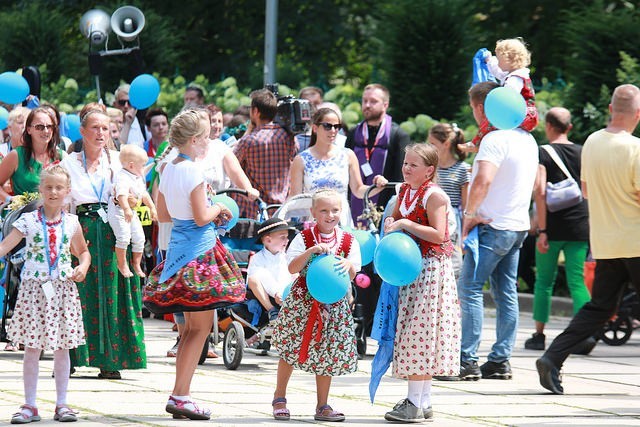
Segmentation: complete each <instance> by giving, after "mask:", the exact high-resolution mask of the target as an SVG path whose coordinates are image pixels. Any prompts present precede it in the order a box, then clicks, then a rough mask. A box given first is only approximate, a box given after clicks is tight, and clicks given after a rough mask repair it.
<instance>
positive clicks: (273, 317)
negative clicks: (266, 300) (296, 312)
mask: <svg viewBox="0 0 640 427" xmlns="http://www.w3.org/2000/svg"><path fill="white" fill-rule="evenodd" d="M279 312H280V309H278V308H276V307H273V308H272V309H271V310H269V323H271V322H273V321H274V320H276V319H277V318H278V313H279Z"/></svg>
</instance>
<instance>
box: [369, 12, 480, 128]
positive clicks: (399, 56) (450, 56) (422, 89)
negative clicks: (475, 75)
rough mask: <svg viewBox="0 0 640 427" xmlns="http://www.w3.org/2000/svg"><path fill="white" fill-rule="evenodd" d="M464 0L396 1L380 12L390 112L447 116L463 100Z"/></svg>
mask: <svg viewBox="0 0 640 427" xmlns="http://www.w3.org/2000/svg"><path fill="white" fill-rule="evenodd" d="M467 11H468V8H467V7H466V2H465V1H464V0H449V1H446V0H423V1H420V2H415V1H413V0H399V1H395V2H393V4H389V5H387V7H386V8H384V9H383V11H382V15H381V17H380V18H381V19H380V21H381V23H384V25H381V37H382V38H383V40H384V42H385V43H384V51H383V57H382V58H383V61H382V62H380V64H379V67H380V69H381V70H384V72H385V75H386V81H387V82H388V84H387V85H388V87H389V90H390V91H391V94H392V96H395V97H393V99H392V108H393V111H392V115H394V116H395V117H396V118H397V119H399V120H403V119H406V118H407V117H409V116H412V115H415V114H416V113H419V112H426V113H427V114H431V115H436V114H437V115H438V116H440V117H443V116H444V117H447V116H448V117H451V116H453V115H454V114H455V112H456V111H458V109H459V107H460V104H461V103H463V102H464V101H465V99H466V90H467V88H468V84H469V81H468V79H469V77H470V72H469V65H470V59H471V58H472V56H473V51H472V50H471V49H472V45H471V43H470V41H471V38H472V37H473V30H472V29H471V28H470V27H469V25H468V23H469V20H470V16H469V15H468V12H467Z"/></svg>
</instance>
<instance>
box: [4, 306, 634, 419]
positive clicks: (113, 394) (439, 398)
mask: <svg viewBox="0 0 640 427" xmlns="http://www.w3.org/2000/svg"><path fill="white" fill-rule="evenodd" d="M567 322H568V319H567V318H565V317H554V318H552V319H551V321H550V323H549V324H548V327H547V343H549V342H550V340H551V339H553V337H555V336H556V335H557V334H559V333H560V331H561V330H562V329H563V328H564V326H566V324H567ZM170 329H171V324H170V323H168V322H164V321H161V320H156V319H146V320H145V333H146V343H147V354H148V368H147V369H145V370H139V371H123V372H122V376H123V378H122V380H99V379H97V373H98V372H97V370H96V369H93V368H78V371H77V372H76V373H75V374H74V375H73V376H72V379H71V381H70V384H69V394H68V396H69V403H70V405H71V406H72V407H74V408H76V409H78V410H79V411H80V413H79V423H78V424H83V425H115V426H122V427H124V426H134V425H144V426H181V425H185V423H192V422H191V421H183V420H173V419H172V418H171V417H170V416H169V415H168V414H167V413H165V412H164V404H165V403H166V399H167V397H168V395H169V391H170V390H171V387H172V384H173V382H172V381H173V373H174V361H175V359H169V358H167V357H165V354H166V351H167V350H168V349H169V348H170V347H171V346H172V345H173V343H174V342H175V336H176V333H175V332H171V330H170ZM532 332H533V321H532V320H531V314H530V313H521V316H520V329H519V333H518V340H517V344H516V349H515V351H514V354H513V357H512V359H511V366H512V369H513V380H510V381H501V380H480V381H477V382H439V381H434V384H433V390H432V391H433V408H434V412H435V419H434V422H433V424H434V425H439V426H506V425H509V426H533V425H535V426H566V425H575V426H577V425H579V426H640V358H639V357H638V356H640V331H636V332H635V333H634V334H632V336H631V339H630V340H629V342H627V343H626V344H624V345H622V346H618V347H612V346H608V345H606V344H604V343H599V344H598V346H597V347H596V348H595V349H594V350H593V352H592V353H591V355H589V356H572V357H570V358H569V360H568V361H567V363H566V364H565V367H564V371H563V385H564V388H565V393H566V394H565V395H563V396H556V395H553V394H550V393H548V392H547V391H546V390H544V389H543V388H542V387H541V386H540V385H539V383H538V375H537V373H536V370H535V359H536V358H537V357H539V356H540V354H541V352H539V351H530V350H524V347H523V346H524V340H525V339H527V338H528V337H529V336H530V334H531V333H532ZM494 336H495V312H494V311H493V310H492V309H487V311H486V321H485V324H484V330H483V341H482V345H481V348H480V354H481V356H486V354H487V353H488V350H489V347H490V344H491V342H492V339H493V337H494ZM375 349H376V342H375V341H373V340H369V342H368V351H367V356H366V357H365V358H364V359H363V360H361V361H360V362H359V368H358V372H356V373H354V374H352V375H348V376H345V377H337V378H335V379H334V380H333V384H332V387H331V396H330V401H329V403H330V404H331V405H332V406H333V407H334V408H335V409H337V410H340V411H342V412H344V413H345V415H346V417H347V419H346V421H345V422H344V423H343V424H348V425H353V426H371V425H382V424H387V422H386V421H385V420H384V413H385V412H386V411H388V410H389V409H390V408H391V407H392V406H393V405H394V404H395V403H396V402H397V401H398V400H400V399H402V398H404V397H405V396H406V383H405V382H404V381H401V380H397V379H393V378H391V377H390V376H388V375H387V376H385V377H384V378H383V380H382V382H381V385H380V388H379V390H378V395H377V397H376V401H375V403H374V404H371V403H370V402H369V397H368V382H369V373H370V370H371V360H372V358H373V354H374V353H375ZM217 350H218V354H220V352H221V344H220V345H219V346H218V348H217ZM21 359H22V352H16V353H11V352H3V351H0V391H2V396H3V399H2V400H1V401H0V420H6V421H0V424H1V423H8V421H9V419H10V417H11V414H12V413H14V412H15V411H16V410H17V408H18V406H19V405H20V404H21V403H22V402H23V391H22V381H21V377H22V365H21ZM277 362H278V359H277V358H276V357H272V356H258V355H253V354H248V353H247V354H245V356H244V358H243V359H242V364H241V366H240V367H239V368H238V369H237V370H235V371H230V370H227V369H226V368H225V366H224V364H223V362H222V358H221V357H220V358H217V359H208V360H207V361H206V363H205V364H204V365H202V366H200V367H199V368H198V369H197V371H196V374H195V377H194V380H193V387H192V395H193V397H194V398H195V399H196V400H198V401H199V402H201V403H202V404H203V405H205V406H208V407H210V408H211V410H212V414H213V415H212V418H211V420H210V421H206V422H205V421H200V423H208V424H209V425H216V426H218V425H220V426H245V425H260V426H272V425H273V426H275V425H278V426H283V425H284V426H290V425H309V424H320V425H331V424H335V423H328V422H316V421H314V420H313V412H314V408H315V382H314V377H313V376H312V375H310V374H306V373H302V372H299V371H294V374H293V376H292V378H291V382H290V386H289V390H288V395H287V398H288V400H289V404H288V407H289V409H290V410H291V414H292V417H291V420H290V421H289V422H277V421H274V420H273V418H272V416H271V405H270V403H271V399H272V397H273V389H274V386H275V377H276V368H277ZM483 362H484V361H483V360H481V363H483ZM52 369H53V358H52V355H51V354H45V355H44V357H43V360H42V361H41V363H40V377H39V386H38V407H39V409H40V413H41V415H42V417H43V419H42V421H41V422H39V423H38V425H49V424H56V422H55V421H53V420H52V417H53V409H54V406H55V384H54V380H53V379H52V378H51V372H52Z"/></svg>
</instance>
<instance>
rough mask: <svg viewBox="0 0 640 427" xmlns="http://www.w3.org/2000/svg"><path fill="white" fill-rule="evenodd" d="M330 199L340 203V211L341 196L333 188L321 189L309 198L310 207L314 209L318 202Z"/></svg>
mask: <svg viewBox="0 0 640 427" xmlns="http://www.w3.org/2000/svg"><path fill="white" fill-rule="evenodd" d="M326 199H332V200H337V201H339V202H340V209H342V196H341V195H340V193H338V192H337V191H336V190H334V189H333V188H321V189H319V190H317V191H316V192H315V193H313V196H311V207H312V208H313V207H315V206H316V204H317V203H318V200H326Z"/></svg>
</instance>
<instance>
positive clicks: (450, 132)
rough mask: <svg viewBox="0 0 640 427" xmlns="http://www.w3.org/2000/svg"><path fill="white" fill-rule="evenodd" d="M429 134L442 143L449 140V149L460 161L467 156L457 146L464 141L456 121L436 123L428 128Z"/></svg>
mask: <svg viewBox="0 0 640 427" xmlns="http://www.w3.org/2000/svg"><path fill="white" fill-rule="evenodd" d="M429 136H430V137H432V138H434V139H437V140H438V141H440V142H441V143H443V144H444V143H446V142H450V143H451V144H450V145H449V150H450V151H451V154H452V155H453V157H454V158H457V159H458V160H461V161H462V160H464V159H466V158H467V154H466V153H463V152H462V151H461V150H460V149H459V148H458V144H464V142H465V141H464V133H463V132H462V130H461V129H460V128H459V127H458V125H457V124H456V123H451V124H448V123H436V124H435V125H433V126H432V127H431V129H429Z"/></svg>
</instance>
